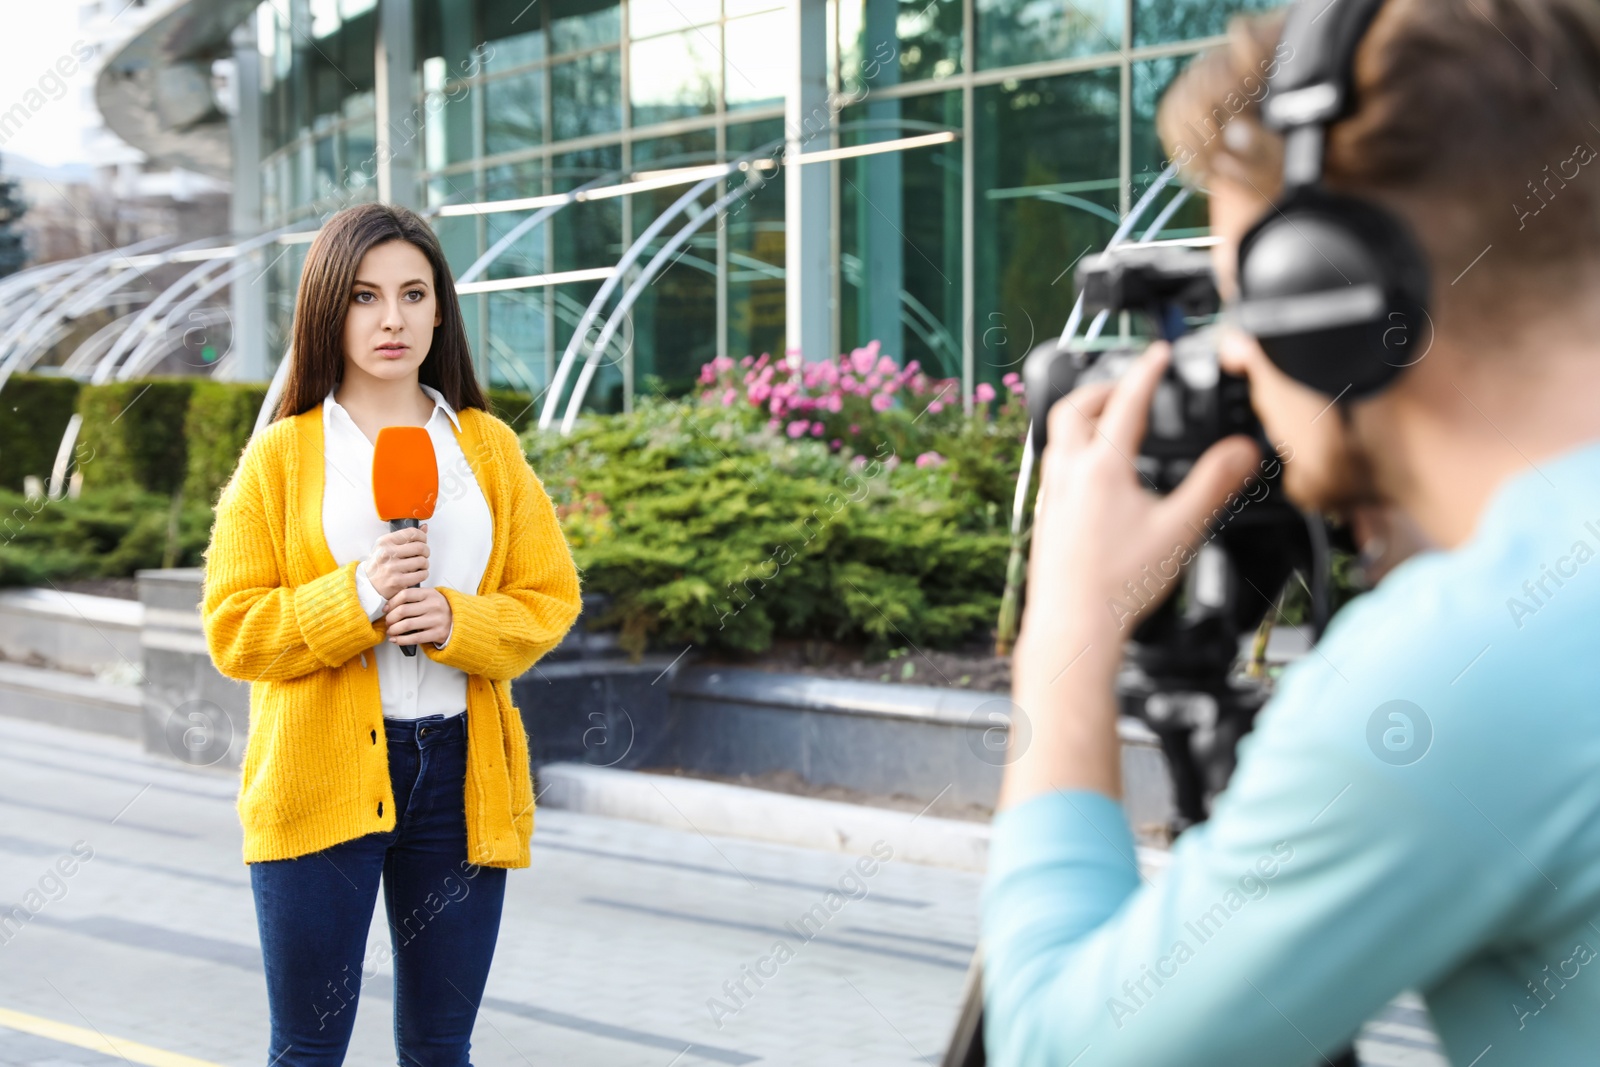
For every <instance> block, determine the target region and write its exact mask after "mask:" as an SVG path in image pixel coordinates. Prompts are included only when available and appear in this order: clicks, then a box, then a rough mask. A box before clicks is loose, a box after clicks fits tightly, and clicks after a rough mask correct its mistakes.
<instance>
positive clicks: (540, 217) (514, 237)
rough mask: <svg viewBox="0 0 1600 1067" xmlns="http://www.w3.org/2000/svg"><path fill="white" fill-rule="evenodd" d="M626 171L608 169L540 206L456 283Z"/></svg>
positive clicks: (477, 272) (469, 278) (476, 274)
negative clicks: (558, 199)
mask: <svg viewBox="0 0 1600 1067" xmlns="http://www.w3.org/2000/svg"><path fill="white" fill-rule="evenodd" d="M626 173H627V172H626V171H623V170H612V171H607V172H606V173H604V174H602V175H600V176H599V177H596V178H591V179H589V180H588V181H586V182H584V183H583V184H582V185H580V186H578V187H577V188H576V189H572V190H569V191H568V192H567V194H566V196H567V199H566V200H564V201H562V202H561V203H559V204H548V205H546V206H545V207H542V208H540V209H539V210H538V211H535V212H534V213H533V214H532V215H529V216H528V217H527V218H525V219H523V220H522V221H521V222H519V223H517V224H516V225H515V226H513V227H511V229H510V230H509V231H507V232H506V234H505V236H503V237H501V238H500V239H499V240H498V241H496V242H495V243H494V244H493V245H491V246H490V247H489V249H488V250H487V251H485V252H484V253H483V255H481V256H479V257H478V258H477V259H475V260H473V262H472V266H470V267H468V268H467V269H466V270H464V271H462V272H461V277H459V278H457V279H456V284H457V285H465V284H466V283H468V282H475V281H477V280H478V277H479V276H480V275H482V274H483V272H484V271H486V270H488V269H489V266H490V264H492V263H494V261H495V260H497V259H499V258H500V257H501V256H502V255H503V254H504V253H505V252H506V251H507V250H508V249H510V247H511V246H512V245H514V244H516V243H517V242H518V241H519V240H521V239H522V237H523V235H524V234H526V233H527V232H528V231H529V230H532V229H533V228H534V227H535V226H538V225H539V224H540V223H542V222H545V221H546V220H548V219H549V218H550V217H551V216H553V215H555V214H556V213H558V212H560V211H563V210H565V209H566V208H569V207H571V206H572V205H573V204H575V203H577V202H578V200H579V199H580V198H579V194H580V193H585V192H588V191H589V190H590V189H593V188H595V187H596V186H598V185H602V184H605V183H606V182H611V181H615V180H616V179H618V178H620V177H622V175H624V174H626ZM546 269H548V268H546Z"/></svg>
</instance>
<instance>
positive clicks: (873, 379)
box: [867, 374, 883, 390]
mask: <svg viewBox="0 0 1600 1067" xmlns="http://www.w3.org/2000/svg"><path fill="white" fill-rule="evenodd" d="M882 384H883V376H882V375H879V374H869V375H867V388H868V389H869V390H871V389H876V388H877V387H878V386H880V385H882Z"/></svg>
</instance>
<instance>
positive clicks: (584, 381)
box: [561, 178, 766, 436]
mask: <svg viewBox="0 0 1600 1067" xmlns="http://www.w3.org/2000/svg"><path fill="white" fill-rule="evenodd" d="M765 184H766V182H765V181H764V180H763V179H761V178H756V179H754V180H747V181H746V182H745V183H744V184H743V185H741V186H739V188H737V189H733V190H730V191H729V192H727V193H726V194H724V195H723V196H722V197H721V198H719V199H717V200H714V201H712V202H711V203H710V204H709V205H707V206H706V207H704V208H702V209H701V210H700V212H699V213H698V214H696V215H695V216H694V217H693V218H692V219H690V220H689V221H688V222H686V223H684V225H683V227H682V228H681V229H679V230H678V232H677V233H675V234H673V235H672V239H671V240H669V241H668V242H667V243H666V244H664V245H662V246H661V248H660V250H659V251H657V252H656V254H655V255H654V256H653V257H651V259H650V262H649V263H647V264H645V267H644V269H643V270H641V271H640V272H639V276H638V277H636V278H635V279H634V280H633V283H632V284H631V285H629V286H628V288H627V290H626V291H625V292H624V293H623V294H622V297H621V299H619V300H618V301H617V306H616V308H615V309H614V310H613V311H612V312H611V315H610V316H609V317H608V318H607V319H606V325H605V328H604V329H603V330H601V331H600V336H599V337H598V338H596V339H595V343H594V344H593V345H591V346H590V347H589V358H588V359H587V360H586V361H585V362H584V364H583V370H582V371H581V372H580V373H579V375H578V381H577V382H576V384H574V385H573V387H572V397H571V398H570V399H569V400H568V402H567V413H566V415H564V416H563V417H562V419H561V434H562V436H566V435H567V434H570V433H571V432H572V427H573V424H574V423H575V422H576V421H577V418H578V410H579V409H580V408H581V407H582V406H583V397H584V394H585V393H587V392H588V391H589V383H590V382H591V381H592V380H593V379H594V374H595V368H596V367H597V366H599V364H600V354H601V353H602V352H604V351H605V350H606V347H607V346H608V345H609V344H610V343H611V339H612V338H613V337H614V336H616V331H617V326H618V325H619V324H621V323H622V322H624V321H625V320H626V319H627V316H628V311H629V310H630V309H631V308H632V307H633V305H634V302H635V301H637V300H638V299H639V294H640V293H642V292H644V288H645V286H647V285H649V284H650V282H651V281H653V280H654V279H655V276H656V275H657V274H658V273H660V271H661V268H662V267H663V266H665V265H666V262H667V260H668V259H669V258H671V256H672V254H673V253H674V252H676V251H677V250H678V249H679V248H682V247H683V244H684V242H686V241H688V240H689V238H690V237H693V236H694V235H695V234H696V233H697V232H699V230H700V227H702V226H704V225H705V224H706V223H707V222H709V221H711V219H712V217H713V216H715V215H716V214H717V213H718V212H720V211H721V210H722V209H723V208H725V207H727V206H728V205H729V204H731V203H733V202H734V201H735V200H738V199H739V198H741V197H744V196H747V195H749V194H750V193H752V192H755V191H756V190H757V189H759V188H761V186H763V185H765ZM574 336H576V335H574Z"/></svg>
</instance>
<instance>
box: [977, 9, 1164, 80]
mask: <svg viewBox="0 0 1600 1067" xmlns="http://www.w3.org/2000/svg"><path fill="white" fill-rule="evenodd" d="M975 2H976V5H977V6H976V9H975V11H974V17H975V18H976V19H977V23H978V66H979V67H981V68H993V67H1009V66H1013V65H1015V64H1018V63H1036V62H1042V61H1045V60H1051V59H1065V58H1068V57H1070V56H1086V55H1094V54H1096V53H1099V52H1117V51H1120V50H1121V48H1122V0H1081V2H1079V3H1072V4H1047V3H1040V2H1039V0H975ZM1161 2H1163V3H1165V2H1167V0H1161Z"/></svg>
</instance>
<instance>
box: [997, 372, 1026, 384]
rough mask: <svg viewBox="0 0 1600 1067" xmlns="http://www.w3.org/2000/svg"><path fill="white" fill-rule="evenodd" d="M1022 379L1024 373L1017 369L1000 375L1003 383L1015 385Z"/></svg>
mask: <svg viewBox="0 0 1600 1067" xmlns="http://www.w3.org/2000/svg"><path fill="white" fill-rule="evenodd" d="M1020 381H1022V375H1020V374H1018V373H1017V372H1016V371H1012V372H1011V373H1010V374H1002V375H1001V376H1000V384H1001V385H1014V384H1015V383H1017V382H1020Z"/></svg>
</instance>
